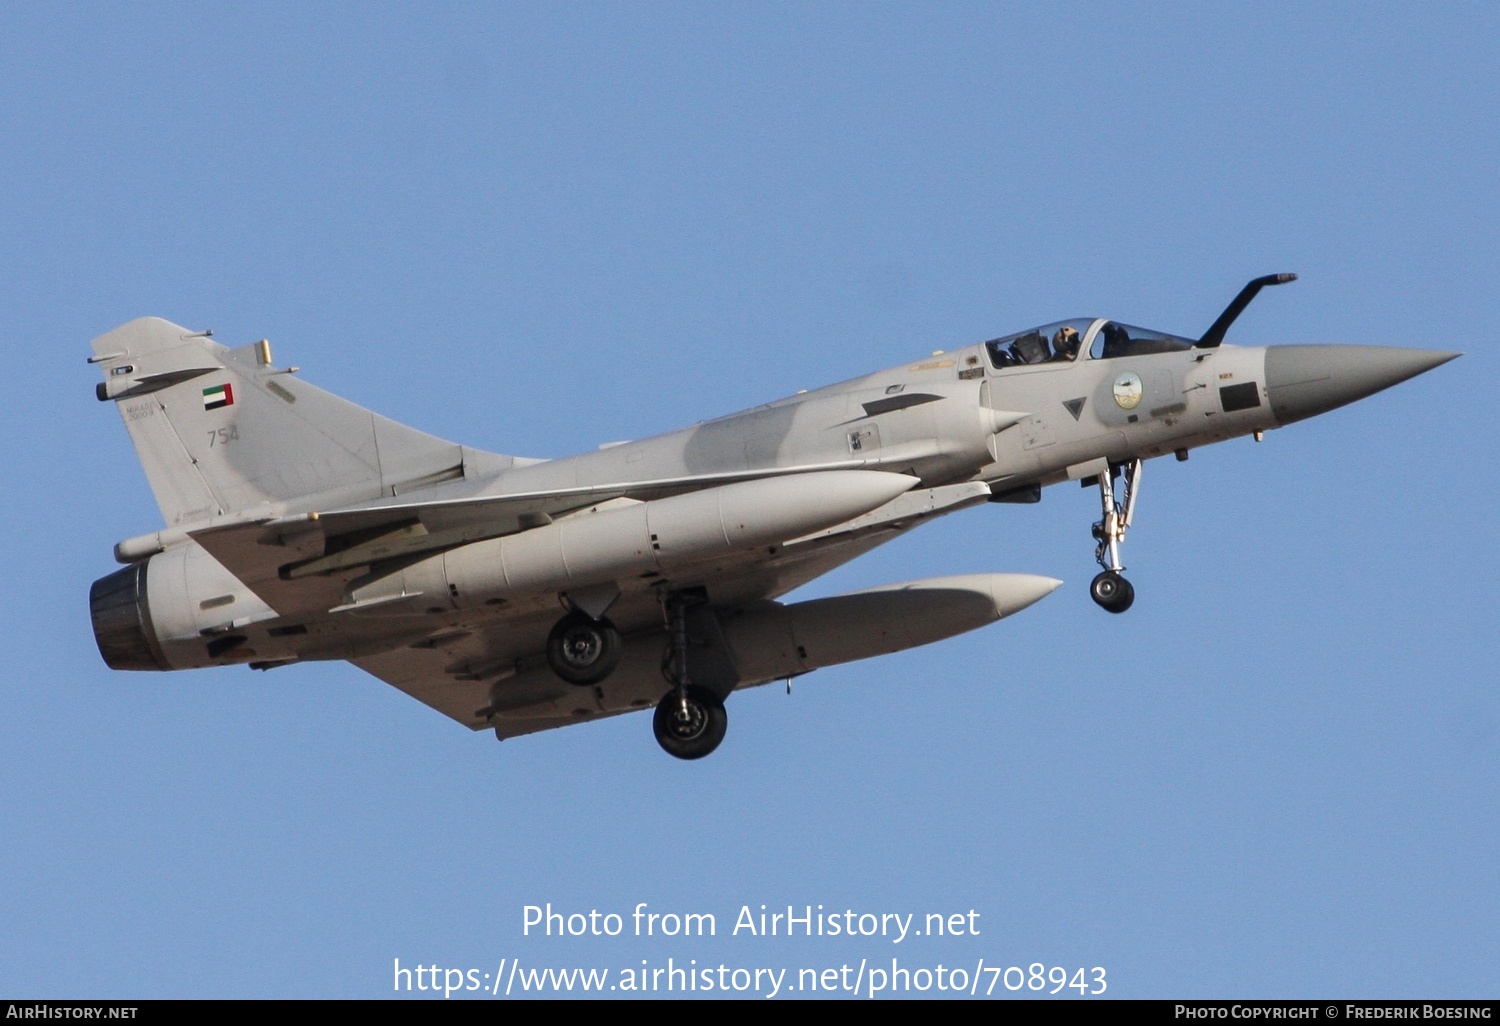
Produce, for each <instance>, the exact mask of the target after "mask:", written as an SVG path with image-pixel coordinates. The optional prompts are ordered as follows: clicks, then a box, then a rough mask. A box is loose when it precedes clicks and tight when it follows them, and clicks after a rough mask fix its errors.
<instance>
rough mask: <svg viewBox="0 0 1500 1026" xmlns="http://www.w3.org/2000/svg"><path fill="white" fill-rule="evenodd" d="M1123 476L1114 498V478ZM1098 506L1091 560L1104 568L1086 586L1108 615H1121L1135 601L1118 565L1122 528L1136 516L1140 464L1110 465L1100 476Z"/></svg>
mask: <svg viewBox="0 0 1500 1026" xmlns="http://www.w3.org/2000/svg"><path fill="white" fill-rule="evenodd" d="M1122 473H1123V476H1124V496H1123V497H1122V498H1121V499H1116V498H1115V488H1114V478H1115V477H1117V476H1120V475H1121V474H1122ZM1098 480H1099V503H1100V505H1101V506H1102V507H1103V512H1104V518H1103V519H1102V520H1100V521H1099V522H1098V523H1096V524H1095V525H1094V529H1093V533H1094V539H1095V540H1096V541H1097V542H1098V543H1099V544H1098V546H1097V547H1096V548H1095V549H1094V558H1095V559H1096V560H1098V562H1099V565H1100V566H1102V567H1103V568H1104V570H1103V572H1102V573H1100V574H1099V575H1098V576H1097V577H1095V578H1094V581H1093V583H1092V584H1091V585H1089V596H1090V597H1091V598H1093V600H1094V601H1095V602H1097V603H1098V604H1099V605H1100V606H1102V607H1103V608H1104V609H1107V610H1109V611H1110V612H1111V613H1123V612H1125V610H1127V609H1129V608H1130V604H1131V603H1132V602H1134V601H1135V589H1134V588H1133V587H1131V586H1130V582H1129V581H1127V580H1126V579H1125V578H1123V577H1121V576H1120V571H1122V570H1124V569H1125V566H1124V564H1122V563H1121V562H1120V544H1121V543H1122V542H1124V540H1125V529H1126V528H1128V527H1129V526H1130V521H1131V518H1132V517H1134V516H1135V499H1136V494H1137V493H1138V492H1139V490H1140V483H1141V461H1140V460H1131V461H1130V462H1129V463H1128V464H1124V465H1123V466H1114V465H1112V466H1110V468H1109V470H1108V472H1106V473H1103V474H1100V475H1099V478H1098Z"/></svg>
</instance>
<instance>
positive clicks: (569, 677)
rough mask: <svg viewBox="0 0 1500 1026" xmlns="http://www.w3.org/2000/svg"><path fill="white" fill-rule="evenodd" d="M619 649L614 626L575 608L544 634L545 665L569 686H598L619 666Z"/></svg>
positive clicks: (617, 635) (601, 618) (617, 636)
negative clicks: (549, 632) (545, 645)
mask: <svg viewBox="0 0 1500 1026" xmlns="http://www.w3.org/2000/svg"><path fill="white" fill-rule="evenodd" d="M622 647H623V643H622V642H621V640H620V632H619V631H618V630H616V629H615V625H614V624H612V623H610V622H609V621H608V620H606V619H605V618H604V617H602V616H601V617H599V618H597V619H595V618H594V617H592V616H590V615H589V614H587V613H585V612H583V610H581V609H575V610H573V611H572V612H571V613H569V614H568V615H567V616H565V617H563V618H562V619H561V620H559V621H557V626H555V627H553V628H552V633H551V634H549V635H547V665H548V666H551V667H552V672H553V673H555V674H557V675H558V676H559V677H561V678H562V679H563V680H565V681H567V682H568V683H569V684H579V685H589V684H597V683H599V682H600V681H601V680H603V679H604V678H605V677H608V676H609V675H610V674H611V673H613V672H614V670H615V667H616V666H618V665H620V650H621V648H622Z"/></svg>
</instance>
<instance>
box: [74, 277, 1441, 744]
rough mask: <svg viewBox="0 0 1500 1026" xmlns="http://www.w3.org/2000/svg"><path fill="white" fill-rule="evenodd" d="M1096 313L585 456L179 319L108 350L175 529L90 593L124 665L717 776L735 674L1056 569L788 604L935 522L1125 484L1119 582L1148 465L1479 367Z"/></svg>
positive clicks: (1022, 585)
mask: <svg viewBox="0 0 1500 1026" xmlns="http://www.w3.org/2000/svg"><path fill="white" fill-rule="evenodd" d="M1293 278H1295V275H1290V274H1282V275H1270V276H1267V277H1264V278H1257V279H1255V280H1254V281H1252V282H1250V283H1249V284H1248V285H1247V286H1246V287H1245V288H1244V289H1243V290H1242V291H1241V292H1240V293H1239V295H1238V296H1236V297H1235V299H1234V301H1233V302H1231V303H1230V304H1229V306H1228V308H1226V309H1225V310H1224V312H1223V313H1222V314H1221V315H1220V316H1219V317H1218V319H1217V320H1215V321H1214V322H1213V324H1212V325H1211V326H1210V327H1209V329H1208V330H1207V331H1206V332H1204V333H1203V334H1202V335H1201V336H1199V337H1197V338H1189V337H1184V336H1178V335H1172V334H1168V333H1165V332H1160V331H1150V330H1146V329H1142V328H1135V327H1131V326H1130V325H1127V324H1121V323H1119V322H1117V321H1112V320H1107V319H1103V318H1075V319H1073V320H1067V321H1060V322H1058V323H1055V324H1048V325H1045V326H1042V327H1037V328H1032V329H1030V330H1028V331H1023V332H1019V333H1017V334H1014V335H1007V336H1005V337H1002V338H996V339H993V340H991V341H988V342H980V343H977V344H974V345H968V346H964V347H962V348H958V349H954V350H952V351H948V352H937V353H934V354H932V355H931V356H926V357H922V358H920V359H917V360H914V361H912V362H911V363H907V364H903V365H901V366H899V367H893V368H891V369H889V370H883V371H877V372H876V373H873V374H867V375H865V376H864V377H859V378H854V379H852V380H849V381H845V382H842V383H840V384H836V385H830V386H828V387H826V388H820V389H817V390H815V391H808V392H799V393H798V394H796V395H794V396H791V397H789V398H786V399H782V400H779V401H777V402H772V403H767V404H766V405H764V406H758V407H756V408H754V409H750V410H745V411H743V412H741V413H736V414H732V415H730V416H727V417H724V418H721V419H719V420H711V421H707V422H704V423H700V424H696V425H694V426H692V427H688V428H684V429H682V430H680V431H674V432H672V433H669V434H665V435H660V436H657V437H654V438H648V439H644V440H642V441H636V442H625V443H618V444H612V445H608V446H604V447H601V448H600V449H599V450H598V451H596V452H590V453H585V454H583V455H579V456H572V457H569V458H566V459H552V460H541V459H526V458H522V457H517V456H506V455H499V454H496V453H492V452H485V451H481V450H478V449H471V448H469V447H468V446H465V445H458V444H455V443H452V442H446V441H443V440H442V439H439V438H435V437H433V436H431V435H427V434H424V433H422V432H420V431H417V430H415V429H413V428H410V427H406V426H404V425H401V424H398V423H396V422H394V421H391V420H388V419H386V418H384V417H382V416H380V415H378V414H376V413H372V412H370V411H369V410H366V409H363V408H361V407H359V406H356V405H354V404H353V403H350V402H347V401H345V400H343V399H340V398H338V397H336V396H334V395H331V394H329V393H328V392H324V391H321V390H320V389H318V388H315V387H313V386H312V385H309V384H308V383H307V382H306V381H304V380H303V379H302V378H301V377H299V376H297V373H296V372H297V368H296V367H278V366H276V365H275V364H274V363H273V362H272V358H271V347H270V344H269V343H268V342H266V341H264V340H262V341H259V342H255V343H252V344H250V345H246V346H242V347H239V348H228V347H225V346H223V345H220V344H218V343H216V342H214V341H213V340H212V338H211V337H210V335H211V333H210V332H207V331H189V330H187V329H185V328H182V327H179V326H178V325H175V324H172V323H169V322H168V321H165V320H161V319H159V318H154V317H145V318H141V319H138V320H134V321H131V322H130V323H128V324H125V325H123V326H121V327H119V328H116V329H115V330H113V331H111V332H109V333H107V334H105V335H102V336H100V337H99V338H97V339H95V340H94V342H93V356H92V357H90V362H91V363H94V364H97V365H98V366H99V367H100V369H101V370H102V371H103V373H104V381H103V382H102V383H100V384H99V385H98V387H97V395H98V398H99V399H100V400H101V401H105V402H112V403H114V404H115V406H116V407H117V408H118V410H119V412H120V416H121V418H122V419H123V420H124V422H125V428H126V430H127V431H128V432H129V434H130V439H131V441H132V442H133V443H134V445H135V449H136V453H137V455H138V456H139V457H140V460H141V463H142V464H143V465H144V468H145V471H146V478H147V480H148V481H149V483H150V486H151V490H152V492H153V493H154V494H155V497H156V501H157V504H158V505H159V506H160V507H161V512H162V516H163V518H164V519H165V521H166V525H167V526H166V527H165V528H164V529H162V530H159V531H154V532H152V533H150V534H145V535H141V536H139V537H134V538H130V539H127V540H125V541H122V542H120V543H119V544H118V545H116V546H115V558H116V560H117V561H118V562H120V563H123V564H124V568H123V569H121V570H117V571H115V572H114V573H112V574H109V575H108V576H106V577H103V578H100V579H99V580H98V581H96V582H95V583H94V585H93V587H92V589H91V590H90V594H89V604H90V610H91V615H92V621H93V628H94V636H95V639H96V640H97V642H98V645H99V652H100V654H101V655H102V656H103V658H104V661H105V663H106V664H108V665H109V666H110V667H112V668H114V669H117V670H179V669H190V668H194V667H205V666H224V665H229V664H245V665H248V666H249V667H250V668H252V669H256V670H269V669H272V668H276V667H284V666H289V665H291V664H294V663H299V662H309V661H314V660H333V659H343V660H348V661H350V662H352V663H354V664H355V665H356V666H358V667H360V668H361V669H363V670H365V671H367V672H369V673H371V674H373V675H374V676H376V677H378V678H380V679H381V680H384V681H386V682H388V683H390V684H392V685H394V686H395V687H397V688H400V689H401V690H402V691H405V692H406V693H407V694H410V695H411V696H413V697H414V698H417V699H418V700H420V701H422V702H424V703H426V704H427V705H429V706H431V707H433V708H434V709H437V710H438V711H439V712H442V713H445V714H446V715H448V716H450V717H452V718H453V719H455V720H457V721H458V722H459V723H462V724H464V725H465V726H468V727H470V728H472V729H475V730H480V729H493V730H494V732H495V734H496V736H497V737H499V738H500V739H502V740H504V739H506V738H510V737H515V736H517V735H522V734H529V733H532V732H535V731H541V730H546V729H548V728H552V727H561V726H565V725H568V724H573V723H580V722H586V721H591V720H595V719H599V718H601V717H606V716H612V715H615V714H619V713H625V712H631V711H633V710H645V709H653V708H654V710H655V712H654V716H653V726H654V731H655V735H656V739H657V741H658V742H659V743H660V744H661V746H662V748H663V749H665V750H666V751H667V752H668V753H670V754H671V755H674V756H676V757H678V758H682V759H697V758H701V757H702V756H705V755H707V754H709V753H710V752H712V751H713V750H714V749H715V748H716V747H717V746H718V745H719V743H720V741H722V739H723V738H724V735H725V730H726V727H727V724H728V719H727V715H726V713H725V708H724V701H725V699H726V698H727V697H728V696H729V694H730V693H731V692H733V691H735V690H737V689H740V688H746V687H752V686H755V685H758V684H765V683H768V682H771V681H777V680H782V679H786V680H788V681H790V679H791V678H793V677H795V676H798V675H800V674H804V673H808V672H809V671H812V670H816V669H818V668H820V667H824V666H832V665H835V664H838V663H844V662H849V661H851V660H856V659H865V658H868V657H871V656H876V655H882V654H885V653H890V652H897V651H901V650H903V649H907V648H911V647H914V646H917V645H924V644H927V643H929V642H934V641H938V640H940V639H943V638H947V637H951V636H953V635H956V634H960V633H962V632H965V631H969V630H973V629H975V628H978V627H981V626H984V625H986V624H988V623H991V622H993V621H995V620H998V619H1001V618H1003V617H1006V616H1009V615H1011V614H1012V613H1015V612H1017V611H1019V610H1021V609H1024V608H1025V607H1026V606H1029V605H1031V604H1032V603H1033V602H1036V601H1038V600H1039V599H1041V598H1043V597H1045V596H1046V595H1047V594H1049V593H1050V592H1051V591H1052V590H1053V589H1055V588H1056V587H1058V585H1059V584H1060V583H1061V582H1060V581H1057V580H1054V579H1052V578H1050V577H1041V576H1034V575H1028V574H1009V573H975V574H971V575H966V576H957V577H943V578H933V579H925V580H916V581H909V582H906V583H901V584H893V585H889V586H887V587H883V588H875V589H872V590H869V591H862V592H856V593H853V594H846V595H839V596H836V597H832V598H821V599H813V600H810V601H801V602H792V603H784V602H780V601H778V599H780V598H781V597H782V596H784V595H786V594H787V593H788V592H791V591H792V590H794V589H795V588H797V587H799V586H801V585H803V584H806V583H807V582H809V581H811V580H813V579H815V578H817V577H819V576H820V575H822V574H825V573H827V572H829V571H830V570H832V569H834V568H835V567H838V566H840V565H841V564H843V563H846V562H848V561H849V560H851V559H854V558H855V557H857V556H859V555H861V554H862V553H865V552H868V551H869V550H871V549H873V548H875V547H876V546H878V545H880V544H882V543H884V542H887V541H889V540H891V539H892V538H895V537H897V536H898V535H901V534H903V533H904V532H906V531H910V530H912V529H913V528H915V527H917V526H919V525H921V524H923V523H925V522H927V521H928V520H931V519H932V518H934V517H939V516H943V515H946V514H949V513H953V512H956V511H958V510H962V509H967V508H969V507H973V506H978V505H981V504H986V503H1002V504H1003V503H1028V502H1036V501H1038V500H1039V499H1040V497H1041V491H1042V489H1043V488H1045V487H1046V486H1048V485H1053V484H1059V483H1062V482H1065V481H1077V482H1083V484H1084V485H1085V486H1086V487H1096V488H1097V489H1098V493H1099V502H1100V519H1099V520H1098V522H1096V523H1095V524H1094V525H1093V539H1094V541H1095V543H1096V548H1095V558H1096V559H1097V561H1098V562H1099V564H1100V567H1101V570H1100V572H1099V574H1098V575H1097V576H1096V577H1095V578H1094V579H1093V583H1092V585H1091V593H1092V597H1093V599H1094V601H1095V602H1097V603H1098V604H1099V605H1100V606H1102V607H1103V608H1104V609H1106V610H1108V611H1110V612H1113V613H1121V612H1124V611H1125V610H1126V609H1128V608H1129V607H1130V605H1131V602H1132V601H1133V599H1134V591H1133V589H1132V587H1131V585H1130V583H1129V582H1128V581H1127V580H1126V579H1125V578H1124V577H1123V576H1122V574H1121V571H1122V570H1123V569H1124V565H1123V564H1122V563H1121V562H1120V546H1121V543H1122V542H1123V541H1124V540H1125V534H1126V530H1127V529H1128V528H1129V527H1130V524H1131V521H1132V519H1133V518H1134V516H1135V512H1136V500H1137V498H1138V496H1139V494H1140V487H1141V472H1142V467H1143V465H1144V463H1145V461H1147V460H1149V459H1151V458H1153V457H1158V456H1164V455H1167V454H1175V455H1176V456H1177V458H1178V459H1185V458H1186V457H1187V453H1188V451H1189V450H1190V449H1193V448H1195V447H1198V446H1203V445H1207V444H1209V443H1210V442H1219V441H1223V440H1225V439H1229V438H1235V437H1239V436H1242V435H1250V434H1253V435H1255V436H1256V437H1257V439H1258V438H1259V437H1260V436H1261V434H1262V432H1265V431H1267V430H1270V429H1272V428H1278V427H1282V426H1285V425H1287V424H1290V423H1292V422H1294V421H1298V420H1303V419H1305V418H1307V417H1312V416H1315V415H1316V414H1319V413H1323V412H1325V411H1328V410H1332V409H1334V408H1335V407H1338V406H1343V405H1344V404H1346V403H1350V402H1353V401H1355V400H1356V399H1360V398H1363V397H1365V396H1368V395H1371V394H1372V393H1375V392H1378V391H1380V390H1381V389H1385V388H1389V387H1390V386H1392V385H1394V384H1397V383H1398V382H1401V381H1404V380H1406V379H1407V378H1410V377H1413V376H1415V375H1417V374H1421V373H1423V372H1424V371H1427V370H1430V369H1432V368H1433V367H1436V366H1438V365H1439V364H1441V363H1444V362H1446V361H1448V360H1451V359H1453V358H1454V357H1455V356H1457V355H1459V354H1457V353H1446V352H1431V351H1424V350H1417V349H1398V348H1382V347H1375V346H1364V345H1283V346H1271V347H1258V346H1257V347H1240V346H1233V345H1227V344H1224V339H1225V335H1226V333H1227V331H1228V329H1229V327H1230V325H1231V324H1232V323H1233V322H1234V321H1235V319H1236V318H1237V317H1238V316H1239V314H1240V313H1241V312H1242V311H1243V310H1244V309H1245V307H1246V306H1247V305H1248V304H1249V303H1250V301H1251V300H1252V299H1253V298H1254V297H1255V295H1256V293H1257V292H1259V291H1260V289H1261V288H1263V287H1264V286H1267V285H1279V284H1282V283H1284V282H1287V281H1291V280H1292V279H1293Z"/></svg>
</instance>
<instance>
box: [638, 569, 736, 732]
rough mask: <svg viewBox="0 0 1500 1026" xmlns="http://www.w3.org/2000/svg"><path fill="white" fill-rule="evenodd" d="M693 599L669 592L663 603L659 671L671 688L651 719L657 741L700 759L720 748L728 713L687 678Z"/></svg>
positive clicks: (706, 690) (714, 699)
mask: <svg viewBox="0 0 1500 1026" xmlns="http://www.w3.org/2000/svg"><path fill="white" fill-rule="evenodd" d="M692 601H693V600H692V599H691V598H689V597H687V596H684V595H668V596H667V597H666V600H665V602H664V606H665V610H666V614H667V638H668V642H667V650H666V652H665V653H664V654H663V656H662V664H661V672H662V676H663V677H665V678H666V679H667V682H668V683H669V684H671V685H672V690H671V691H668V692H667V693H666V695H665V696H663V698H662V700H661V701H660V702H658V703H657V705H656V715H655V717H653V718H652V721H651V728H652V730H653V731H654V732H655V733H656V743H657V744H659V745H661V746H662V749H663V750H664V751H666V753H667V754H668V755H675V756H676V757H677V758H679V759H701V758H703V757H704V756H705V755H707V754H709V753H710V752H712V751H713V750H714V749H715V748H718V747H719V742H720V741H723V740H724V733H725V732H726V731H727V730H728V729H729V714H728V713H726V712H725V711H724V703H723V702H722V701H721V700H720V699H719V696H718V695H716V694H714V693H713V692H712V691H709V690H708V689H707V688H702V687H698V686H697V685H696V684H694V683H692V681H691V679H690V678H689V677H688V658H687V656H688V630H687V611H688V607H689V605H690V604H691V603H692Z"/></svg>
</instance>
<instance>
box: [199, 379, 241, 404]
mask: <svg viewBox="0 0 1500 1026" xmlns="http://www.w3.org/2000/svg"><path fill="white" fill-rule="evenodd" d="M233 405H234V389H232V388H230V387H229V382H227V381H226V382H224V384H222V385H215V386H214V387H213V388H205V389H204V390H203V408H204V409H205V410H217V409H218V408H219V407H221V406H233Z"/></svg>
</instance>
